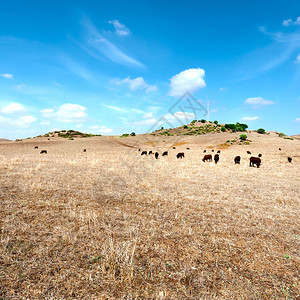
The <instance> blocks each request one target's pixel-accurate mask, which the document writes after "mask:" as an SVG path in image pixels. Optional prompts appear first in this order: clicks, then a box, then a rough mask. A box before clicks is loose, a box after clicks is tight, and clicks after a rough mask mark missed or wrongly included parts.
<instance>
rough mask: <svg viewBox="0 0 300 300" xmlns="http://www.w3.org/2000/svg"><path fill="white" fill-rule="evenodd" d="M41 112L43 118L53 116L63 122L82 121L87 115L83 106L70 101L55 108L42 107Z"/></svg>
mask: <svg viewBox="0 0 300 300" xmlns="http://www.w3.org/2000/svg"><path fill="white" fill-rule="evenodd" d="M41 114H42V116H43V117H45V118H54V119H56V120H57V121H59V122H64V123H70V122H79V121H84V120H85V119H86V118H87V116H88V115H87V113H86V108H85V107H84V106H82V105H79V104H72V103H66V104H63V105H61V106H59V108H58V109H57V110H54V109H53V108H46V109H42V110H41Z"/></svg>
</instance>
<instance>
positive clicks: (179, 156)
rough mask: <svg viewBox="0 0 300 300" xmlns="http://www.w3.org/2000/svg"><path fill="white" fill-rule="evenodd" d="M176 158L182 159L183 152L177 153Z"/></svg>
mask: <svg viewBox="0 0 300 300" xmlns="http://www.w3.org/2000/svg"><path fill="white" fill-rule="evenodd" d="M176 157H177V158H183V157H184V153H183V152H179V153H177V156H176Z"/></svg>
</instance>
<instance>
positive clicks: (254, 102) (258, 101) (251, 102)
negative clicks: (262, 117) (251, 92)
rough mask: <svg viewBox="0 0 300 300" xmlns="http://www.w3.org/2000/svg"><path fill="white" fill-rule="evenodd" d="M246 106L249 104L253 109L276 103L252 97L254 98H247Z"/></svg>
mask: <svg viewBox="0 0 300 300" xmlns="http://www.w3.org/2000/svg"><path fill="white" fill-rule="evenodd" d="M245 104H249V105H251V106H252V107H253V108H258V107H261V106H266V105H272V104H274V102H273V101H271V100H267V99H264V98H263V97H252V98H247V99H246V100H245Z"/></svg>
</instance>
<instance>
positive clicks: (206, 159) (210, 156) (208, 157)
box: [202, 154, 212, 162]
mask: <svg viewBox="0 0 300 300" xmlns="http://www.w3.org/2000/svg"><path fill="white" fill-rule="evenodd" d="M202 161H204V162H205V161H212V155H211V154H206V155H204V157H203V159H202Z"/></svg>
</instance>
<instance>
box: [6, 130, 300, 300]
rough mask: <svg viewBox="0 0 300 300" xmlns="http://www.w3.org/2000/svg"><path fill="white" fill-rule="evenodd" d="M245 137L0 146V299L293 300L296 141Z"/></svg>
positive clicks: (299, 167)
mask: <svg viewBox="0 0 300 300" xmlns="http://www.w3.org/2000/svg"><path fill="white" fill-rule="evenodd" d="M248 136H249V138H250V139H251V140H253V143H251V145H249V146H239V145H232V146H230V147H229V148H228V149H222V150H221V155H220V162H219V164H217V165H215V164H214V163H203V162H202V161H201V158H202V156H203V149H210V148H209V147H215V148H214V149H216V150H217V149H218V147H217V145H220V144H222V143H224V142H225V141H226V140H227V139H232V138H235V137H236V135H235V134H212V135H206V136H201V137H184V138H183V137H181V141H178V140H176V139H175V137H153V136H137V137H129V138H122V139H120V138H116V137H114V138H109V137H95V138H89V139H78V140H77V139H75V140H74V141H68V140H63V139H60V138H54V139H51V140H50V141H48V140H47V139H46V138H39V139H34V140H28V141H23V142H18V143H8V142H2V143H0V209H1V210H0V214H1V218H0V222H1V223H0V225H1V227H0V228H1V232H0V238H1V247H0V299H1V297H2V299H71V298H74V299H106V298H110V299H117V298H118V299H119V298H125V299H138V298H139V299H140V298H143V299H144V298H152V299H178V298H179V299H296V298H297V297H299V228H300V226H299V225H300V224H299V199H300V176H299V174H300V155H299V154H300V141H299V140H293V141H291V140H284V139H282V138H278V137H276V135H275V134H270V135H269V136H267V135H257V134H255V133H250V134H249V135H248ZM151 140H152V142H153V143H154V144H149V143H148V142H149V141H151ZM120 141H121V143H123V144H127V145H130V146H131V147H136V148H141V149H142V150H158V151H163V150H169V156H168V157H160V159H158V160H155V158H154V156H142V157H141V156H140V153H139V152H138V151H137V149H135V148H131V147H125V146H124V145H123V144H120V143H119V142H120ZM175 142H176V143H177V144H178V143H184V144H181V145H182V146H180V145H179V146H178V147H177V149H176V150H172V149H171V150H170V149H169V148H170V147H171V146H172V145H174V143H175ZM147 143H148V144H147ZM35 145H38V146H39V150H34V149H33V148H34V146H35ZM151 145H157V148H151V147H152V146H151ZM186 147H190V148H191V150H190V151H189V150H185V148H186ZM279 147H281V148H282V151H278V148H279ZM83 148H86V149H87V152H86V153H83V152H82V150H83ZM41 149H47V150H48V154H47V155H40V154H39V151H40V150H41ZM247 150H250V151H251V152H252V154H254V155H257V154H258V153H262V154H263V157H262V160H263V164H262V166H261V168H259V169H257V168H249V166H248V157H249V156H248V155H247V154H246V151H247ZM181 151H184V152H185V156H186V157H185V158H184V159H182V160H177V159H176V154H177V152H181ZM208 152H210V150H208ZM235 155H241V157H242V161H241V165H234V164H233V158H234V156H235ZM287 156H291V157H293V162H292V163H291V164H289V163H287V159H286V158H287Z"/></svg>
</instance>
